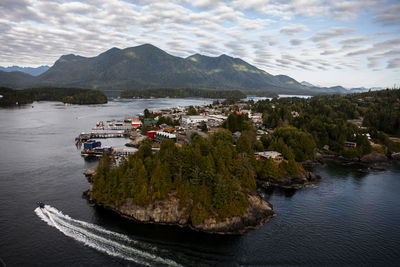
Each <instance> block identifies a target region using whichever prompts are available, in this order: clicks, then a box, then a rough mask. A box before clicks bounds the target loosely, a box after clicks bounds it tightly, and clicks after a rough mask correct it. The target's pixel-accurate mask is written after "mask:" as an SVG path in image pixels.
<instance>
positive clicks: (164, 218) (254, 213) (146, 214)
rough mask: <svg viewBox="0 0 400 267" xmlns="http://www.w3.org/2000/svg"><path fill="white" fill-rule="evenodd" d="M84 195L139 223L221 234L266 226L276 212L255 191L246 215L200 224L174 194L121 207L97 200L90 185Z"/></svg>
mask: <svg viewBox="0 0 400 267" xmlns="http://www.w3.org/2000/svg"><path fill="white" fill-rule="evenodd" d="M82 197H83V198H85V199H86V200H87V201H88V203H89V205H90V206H98V207H102V208H104V209H107V210H110V211H113V212H115V213H117V214H119V215H120V216H121V217H124V218H126V219H129V220H133V221H135V222H138V223H143V224H158V225H168V226H178V227H180V228H189V229H191V230H194V231H196V232H203V233H208V234H218V235H241V234H244V233H246V232H247V231H249V230H251V229H258V228H260V227H262V226H263V225H264V223H266V222H268V221H269V220H271V219H272V218H273V217H275V216H276V213H275V212H274V211H273V207H272V204H270V203H269V202H267V201H265V200H263V199H262V198H261V197H260V196H258V195H257V194H254V193H252V194H249V195H248V201H249V206H248V210H247V212H246V213H245V214H244V215H242V216H233V217H228V218H224V219H222V220H219V219H217V218H215V217H210V218H207V219H205V220H204V221H203V222H202V223H201V224H198V225H195V224H193V222H192V221H191V219H190V216H189V213H190V211H189V212H188V207H187V206H186V207H182V208H179V199H177V198H176V197H174V196H170V197H169V198H167V199H165V200H158V201H155V202H153V203H150V204H147V205H146V206H137V205H134V204H132V203H130V200H129V199H128V200H127V201H126V202H125V203H124V204H122V205H121V206H120V207H115V206H110V205H104V204H101V203H96V200H95V199H93V198H92V195H91V191H90V189H89V190H86V191H85V192H83V194H82Z"/></svg>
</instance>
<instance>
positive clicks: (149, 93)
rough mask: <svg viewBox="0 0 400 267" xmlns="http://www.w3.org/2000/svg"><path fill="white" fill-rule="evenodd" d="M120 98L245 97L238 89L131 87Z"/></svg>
mask: <svg viewBox="0 0 400 267" xmlns="http://www.w3.org/2000/svg"><path fill="white" fill-rule="evenodd" d="M121 97H122V98H151V97H154V98H165V97H171V98H187V97H202V98H230V97H234V98H239V99H242V98H245V97H246V94H244V93H243V92H242V91H240V90H213V89H200V88H150V89H133V90H125V91H123V92H122V93H121Z"/></svg>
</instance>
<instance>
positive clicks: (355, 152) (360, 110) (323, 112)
mask: <svg viewBox="0 0 400 267" xmlns="http://www.w3.org/2000/svg"><path fill="white" fill-rule="evenodd" d="M252 110H253V111H255V112H261V113H263V121H264V125H265V126H266V127H268V128H278V130H277V133H276V134H275V133H274V134H273V136H271V137H270V136H263V137H261V142H262V143H263V145H264V148H266V149H271V150H277V151H279V152H281V153H283V154H284V156H285V157H286V158H288V159H289V154H290V153H289V152H287V149H286V148H285V145H284V144H286V146H287V147H289V148H290V149H291V150H292V152H293V154H294V155H295V159H296V160H297V161H298V160H301V159H304V158H310V157H311V153H308V152H307V151H305V150H304V149H300V146H302V145H296V144H294V143H293V142H291V141H293V140H290V139H293V138H289V140H288V139H287V138H286V137H285V138H282V141H283V142H282V141H280V140H279V139H277V138H276V135H277V134H278V133H279V128H280V127H283V128H285V126H287V125H291V126H294V127H296V128H297V129H299V130H300V131H303V132H304V133H308V134H310V135H311V138H309V137H310V136H308V138H303V139H302V138H298V137H296V138H294V140H295V141H298V142H299V143H303V141H306V142H307V141H309V144H308V146H310V147H312V146H313V143H315V145H316V147H317V148H319V149H322V148H323V147H324V146H325V145H328V146H329V152H330V153H332V154H336V155H342V156H345V157H361V156H363V155H365V154H368V153H369V152H370V151H372V148H371V146H370V144H369V142H368V141H367V140H366V139H365V138H364V139H360V136H363V135H364V134H366V133H370V134H371V137H372V138H373V139H374V142H377V143H380V144H382V145H385V146H386V147H388V151H399V150H400V144H398V143H395V142H392V141H391V140H390V139H389V137H387V138H385V136H384V135H383V134H384V133H386V134H390V135H395V136H400V130H399V129H400V128H399V127H400V90H399V89H393V90H381V91H372V92H366V93H358V94H349V95H329V96H318V97H313V98H310V99H300V98H280V99H273V100H264V101H258V102H256V103H255V104H254V105H253V106H252ZM293 111H295V112H297V113H298V114H299V116H296V117H294V116H293V115H292V112H293ZM356 119H358V120H360V121H362V123H363V126H364V127H367V128H360V127H357V125H356V124H354V123H353V121H352V120H356ZM378 133H379V134H378ZM280 134H281V133H279V135H280ZM310 140H312V141H310ZM345 141H351V142H356V143H357V149H347V148H345V147H344V142H345ZM283 143H284V144H283ZM296 147H297V149H296ZM314 147H315V146H314ZM301 150H304V151H303V152H302V151H301ZM301 154H304V155H303V156H302V155H301ZM306 154H307V155H308V156H307V155H306Z"/></svg>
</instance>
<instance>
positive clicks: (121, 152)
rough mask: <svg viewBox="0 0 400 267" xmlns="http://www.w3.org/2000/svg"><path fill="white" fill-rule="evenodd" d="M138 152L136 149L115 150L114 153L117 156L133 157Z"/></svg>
mask: <svg viewBox="0 0 400 267" xmlns="http://www.w3.org/2000/svg"><path fill="white" fill-rule="evenodd" d="M136 151H138V149H136V148H114V150H113V153H114V155H115V156H117V157H118V156H128V155H133V154H135V153H136Z"/></svg>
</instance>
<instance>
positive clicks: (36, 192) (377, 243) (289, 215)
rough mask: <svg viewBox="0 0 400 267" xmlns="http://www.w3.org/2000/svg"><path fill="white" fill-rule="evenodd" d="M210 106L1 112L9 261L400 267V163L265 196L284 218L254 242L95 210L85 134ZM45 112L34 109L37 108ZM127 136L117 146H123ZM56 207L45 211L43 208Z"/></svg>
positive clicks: (51, 106)
mask: <svg viewBox="0 0 400 267" xmlns="http://www.w3.org/2000/svg"><path fill="white" fill-rule="evenodd" d="M210 102H212V101H210V100H204V99H150V100H114V101H110V102H109V103H108V104H106V105H93V106H64V105H62V104H59V103H55V102H41V103H34V104H33V105H28V106H25V107H21V108H10V109H0V148H1V152H0V204H1V205H0V259H1V260H0V266H1V265H2V262H4V264H6V266H54V265H60V266H136V265H151V266H163V265H175V266H179V265H183V266H210V265H211V266H215V265H218V266H250V265H251V266H268V265H296V266H297V265H307V266H308V265H381V266H390V265H392V266H395V265H398V264H399V262H400V252H399V251H400V250H399V248H400V208H399V203H400V194H399V192H400V166H399V164H392V165H389V166H387V167H386V168H388V169H389V170H390V171H388V172H380V173H370V174H364V173H359V172H358V171H357V168H352V167H346V168H344V167H341V166H335V165H328V166H325V167H321V168H319V169H317V170H316V171H317V172H318V173H319V174H320V175H321V176H322V177H323V181H322V182H321V183H319V184H318V185H316V186H310V187H307V188H305V189H303V190H299V191H297V192H287V191H286V192H285V191H279V190H275V191H272V192H265V198H266V200H268V201H269V202H271V203H272V204H273V206H274V209H275V211H276V213H277V217H275V218H273V219H272V220H271V221H270V222H269V223H267V224H265V225H264V226H263V227H262V228H260V229H257V230H253V231H250V232H248V233H247V234H245V235H242V236H213V235H208V234H202V233H196V232H192V231H189V230H187V229H181V228H177V227H168V226H156V225H142V224H138V223H134V222H132V221H129V220H126V219H123V218H120V217H119V216H117V215H115V214H114V213H112V212H109V211H105V210H103V209H99V208H93V207H89V206H88V205H87V202H86V200H85V199H82V197H81V196H82V192H83V191H85V190H87V189H88V187H89V184H88V183H87V181H86V179H85V177H84V176H83V174H82V172H83V171H84V170H85V169H87V168H89V167H91V166H94V165H95V164H96V162H93V161H92V162H90V161H85V160H84V159H83V158H81V157H80V151H79V149H77V148H76V147H75V145H74V138H75V137H76V136H77V135H78V134H79V133H80V132H82V131H88V130H90V128H91V127H93V126H94V125H95V123H96V122H97V121H100V120H109V119H119V118H123V117H124V116H127V115H135V114H137V113H139V112H143V110H144V109H145V108H148V109H150V110H152V109H160V108H166V107H173V106H178V105H202V104H208V103H210ZM32 106H33V107H32ZM125 141H126V140H123V139H112V140H107V141H105V144H110V145H113V146H122V145H123V144H124V143H125ZM39 200H40V201H44V202H45V203H46V204H48V207H47V208H46V209H45V210H38V209H37V208H36V204H35V203H36V201H39Z"/></svg>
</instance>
